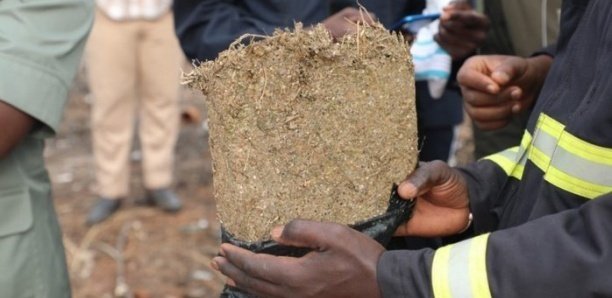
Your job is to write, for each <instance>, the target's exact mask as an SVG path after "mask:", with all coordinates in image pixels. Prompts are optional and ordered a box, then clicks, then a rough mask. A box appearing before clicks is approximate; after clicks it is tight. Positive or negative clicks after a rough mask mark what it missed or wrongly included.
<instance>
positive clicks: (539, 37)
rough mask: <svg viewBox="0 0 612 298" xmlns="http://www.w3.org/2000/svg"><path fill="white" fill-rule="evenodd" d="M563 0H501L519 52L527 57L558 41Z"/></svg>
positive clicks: (515, 47)
mask: <svg viewBox="0 0 612 298" xmlns="http://www.w3.org/2000/svg"><path fill="white" fill-rule="evenodd" d="M561 2H562V0H501V3H502V7H503V10H504V16H505V19H506V25H507V29H508V33H509V34H510V39H511V41H512V46H513V47H514V51H515V53H516V54H517V55H519V56H523V57H527V56H530V55H531V54H533V52H535V51H537V50H539V49H541V48H544V47H546V46H548V45H551V44H554V43H555V42H556V40H557V36H558V35H559V23H560V18H561V15H560V12H561ZM485 5H486V4H485Z"/></svg>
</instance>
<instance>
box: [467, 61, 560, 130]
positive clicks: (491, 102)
mask: <svg viewBox="0 0 612 298" xmlns="http://www.w3.org/2000/svg"><path fill="white" fill-rule="evenodd" d="M551 64H552V58H551V57H550V56H547V55H540V56H535V57H531V58H521V57H514V56H501V55H492V56H475V57H472V58H470V59H469V60H467V61H466V62H465V63H464V64H463V66H462V67H461V69H460V70H459V73H458V74H457V81H458V82H459V84H460V85H461V91H462V93H463V98H464V100H465V110H466V111H467V113H468V114H469V115H470V117H471V118H472V120H473V121H474V123H475V124H476V125H477V126H478V127H479V128H481V129H483V130H493V129H499V128H502V127H504V126H505V125H506V124H508V122H509V121H510V119H511V118H512V116H513V115H514V114H518V113H521V112H522V111H524V110H527V109H529V108H531V107H532V106H533V103H534V102H535V99H536V98H537V97H538V94H539V93H540V90H541V88H542V85H543V84H544V80H545V79H546V74H547V73H548V70H549V69H550V65H551Z"/></svg>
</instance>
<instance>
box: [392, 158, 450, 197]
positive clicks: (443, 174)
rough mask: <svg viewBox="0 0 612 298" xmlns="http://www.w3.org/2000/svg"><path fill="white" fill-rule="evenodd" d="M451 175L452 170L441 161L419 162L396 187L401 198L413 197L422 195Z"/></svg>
mask: <svg viewBox="0 0 612 298" xmlns="http://www.w3.org/2000/svg"><path fill="white" fill-rule="evenodd" d="M451 177H452V170H451V169H450V167H449V166H448V165H447V164H446V163H445V162H442V161H439V160H436V161H432V162H421V163H419V167H418V168H417V169H416V170H415V171H414V172H413V173H412V174H410V175H409V176H408V178H406V180H404V181H403V182H402V183H401V184H400V185H399V187H398V189H397V192H398V194H399V195H400V197H401V198H403V199H405V200H407V199H413V198H416V197H417V196H420V195H423V194H424V193H427V192H428V191H430V190H431V188H432V187H434V186H436V185H441V184H444V183H446V182H447V181H448V180H449V179H451Z"/></svg>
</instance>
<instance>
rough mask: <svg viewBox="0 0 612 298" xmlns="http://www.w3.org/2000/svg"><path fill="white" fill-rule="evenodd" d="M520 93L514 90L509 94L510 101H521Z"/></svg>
mask: <svg viewBox="0 0 612 298" xmlns="http://www.w3.org/2000/svg"><path fill="white" fill-rule="evenodd" d="M521 93H522V92H521V90H519V89H516V90H514V91H512V93H510V96H512V99H521Z"/></svg>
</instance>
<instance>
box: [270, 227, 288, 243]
mask: <svg viewBox="0 0 612 298" xmlns="http://www.w3.org/2000/svg"><path fill="white" fill-rule="evenodd" d="M284 228H285V227H283V226H278V227H274V228H273V229H272V231H270V236H271V237H272V239H274V240H278V239H280V238H281V235H282V234H283V229H284Z"/></svg>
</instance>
